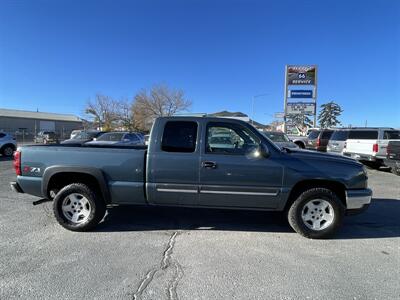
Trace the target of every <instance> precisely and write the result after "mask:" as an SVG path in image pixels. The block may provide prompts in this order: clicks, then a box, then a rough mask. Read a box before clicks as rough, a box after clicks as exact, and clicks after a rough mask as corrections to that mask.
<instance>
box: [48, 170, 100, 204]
mask: <svg viewBox="0 0 400 300" xmlns="http://www.w3.org/2000/svg"><path fill="white" fill-rule="evenodd" d="M71 183H83V184H86V185H87V186H88V187H90V188H91V189H93V190H94V191H95V192H96V194H97V195H100V196H103V195H102V191H101V188H100V185H99V182H98V181H97V179H96V178H95V177H94V176H92V175H90V174H86V173H77V172H62V173H57V174H54V175H53V176H51V178H50V180H49V183H48V184H47V189H46V194H47V197H49V198H50V199H51V196H50V191H52V190H61V189H62V188H63V187H65V186H67V185H68V184H71ZM102 198H104V197H102Z"/></svg>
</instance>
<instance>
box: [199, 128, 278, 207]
mask: <svg viewBox="0 0 400 300" xmlns="http://www.w3.org/2000/svg"><path fill="white" fill-rule="evenodd" d="M203 140H204V141H205V142H204V143H203V149H202V153H201V162H200V197H199V205H200V206H216V207H243V208H275V207H276V206H277V204H278V201H279V199H280V192H281V187H282V175H283V167H282V165H281V164H280V163H279V160H274V159H273V155H274V151H270V152H271V156H270V157H268V158H265V157H260V156H256V155H254V154H255V153H256V152H255V151H254V150H255V149H257V147H258V146H259V144H260V143H261V142H262V141H261V139H260V138H259V137H258V136H257V135H256V134H255V133H254V132H253V131H252V130H251V129H250V128H248V127H246V126H243V125H240V124H237V123H234V122H209V123H208V124H207V127H206V130H205V136H204V139H203Z"/></svg>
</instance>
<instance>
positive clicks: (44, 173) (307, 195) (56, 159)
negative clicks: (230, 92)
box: [11, 117, 372, 238]
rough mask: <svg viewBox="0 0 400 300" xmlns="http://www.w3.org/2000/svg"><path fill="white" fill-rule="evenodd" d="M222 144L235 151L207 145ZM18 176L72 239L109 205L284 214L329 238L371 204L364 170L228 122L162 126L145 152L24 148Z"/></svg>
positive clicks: (302, 228) (171, 120)
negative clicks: (49, 205) (348, 215)
mask: <svg viewBox="0 0 400 300" xmlns="http://www.w3.org/2000/svg"><path fill="white" fill-rule="evenodd" d="M221 135H225V136H228V135H229V136H230V141H231V142H230V143H231V144H229V145H227V144H225V143H222V144H221V143H218V144H212V143H210V141H212V140H213V137H215V136H221ZM14 167H15V169H16V172H17V175H18V176H17V181H16V182H12V183H11V187H12V188H13V190H15V191H18V192H25V193H28V194H32V195H36V196H38V197H45V198H49V199H53V207H54V214H55V217H56V219H57V221H58V222H59V223H60V224H61V225H62V226H64V227H65V228H67V229H70V230H75V231H83V230H89V229H90V228H92V227H94V226H95V225H96V224H97V223H98V222H100V221H101V220H102V218H103V217H104V214H105V211H106V206H107V205H109V204H113V205H123V204H130V205H159V206H187V207H207V208H231V209H254V210H269V211H285V212H287V215H288V220H289V223H290V225H291V226H292V227H293V228H294V230H295V231H297V232H298V233H300V234H302V235H304V236H306V237H310V238H323V237H327V236H328V235H330V234H332V233H333V232H335V231H336V229H337V228H338V226H339V225H340V223H341V221H342V218H343V216H344V214H345V212H346V211H348V212H358V211H361V210H363V209H365V208H366V207H367V206H368V205H369V203H370V201H371V196H372V192H371V190H370V189H368V188H367V174H366V171H365V169H364V167H363V166H362V165H361V164H360V163H358V162H356V161H354V160H352V159H349V158H345V157H338V156H336V155H327V154H322V153H316V152H311V151H304V150H291V149H285V148H284V149H282V150H281V149H280V148H279V147H277V146H275V145H274V144H273V143H272V142H271V141H270V140H268V138H266V137H264V136H263V135H262V134H261V133H259V132H258V131H257V130H256V129H255V128H254V127H252V126H251V125H249V124H247V123H245V122H242V121H239V120H234V119H225V118H209V117H165V118H158V119H157V120H156V121H155V123H154V125H153V128H152V131H151V136H150V143H149V146H148V149H147V147H146V146H128V147H123V146H118V147H116V146H100V145H82V146H79V145H73V146H68V145H48V146H45V145H42V146H26V147H21V148H19V149H18V151H17V152H16V155H15V160H14Z"/></svg>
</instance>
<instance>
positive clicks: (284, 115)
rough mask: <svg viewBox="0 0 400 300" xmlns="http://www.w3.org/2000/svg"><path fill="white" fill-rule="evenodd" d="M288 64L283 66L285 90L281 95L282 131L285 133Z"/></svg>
mask: <svg viewBox="0 0 400 300" xmlns="http://www.w3.org/2000/svg"><path fill="white" fill-rule="evenodd" d="M287 69H288V66H287V65H286V66H285V92H284V96H283V132H284V133H286V132H287V129H286V121H287V118H286V115H287V92H288V76H287V75H288V74H287Z"/></svg>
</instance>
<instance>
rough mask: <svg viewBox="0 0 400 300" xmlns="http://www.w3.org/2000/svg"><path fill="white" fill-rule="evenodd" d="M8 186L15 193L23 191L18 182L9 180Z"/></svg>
mask: <svg viewBox="0 0 400 300" xmlns="http://www.w3.org/2000/svg"><path fill="white" fill-rule="evenodd" d="M10 187H11V190H12V191H13V192H16V193H23V192H24V191H23V190H22V188H21V186H20V185H19V184H18V182H15V181H13V182H10Z"/></svg>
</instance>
